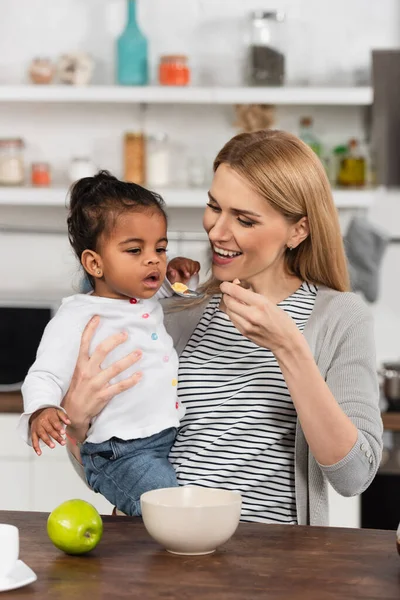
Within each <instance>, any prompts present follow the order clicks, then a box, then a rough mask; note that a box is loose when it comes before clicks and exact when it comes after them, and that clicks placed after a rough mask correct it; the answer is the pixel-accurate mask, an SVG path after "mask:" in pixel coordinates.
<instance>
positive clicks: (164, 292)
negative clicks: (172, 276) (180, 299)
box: [154, 278, 174, 300]
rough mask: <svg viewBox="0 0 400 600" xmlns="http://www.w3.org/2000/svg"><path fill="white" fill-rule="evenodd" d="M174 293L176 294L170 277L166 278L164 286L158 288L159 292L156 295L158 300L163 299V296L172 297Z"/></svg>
mask: <svg viewBox="0 0 400 600" xmlns="http://www.w3.org/2000/svg"><path fill="white" fill-rule="evenodd" d="M173 295H174V292H173V290H172V288H171V284H170V283H169V281H168V279H167V278H165V279H164V281H163V284H162V286H161V287H160V289H159V290H158V292H157V293H156V294H155V296H154V297H155V298H156V299H157V300H162V298H170V297H171V296H173Z"/></svg>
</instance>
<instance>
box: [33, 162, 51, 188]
mask: <svg viewBox="0 0 400 600" xmlns="http://www.w3.org/2000/svg"><path fill="white" fill-rule="evenodd" d="M31 183H32V185H35V186H40V187H47V186H49V185H50V184H51V174H50V165H49V163H46V162H37V163H32V166H31Z"/></svg>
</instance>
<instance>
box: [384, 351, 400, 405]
mask: <svg viewBox="0 0 400 600" xmlns="http://www.w3.org/2000/svg"><path fill="white" fill-rule="evenodd" d="M379 375H380V376H381V378H382V382H381V385H382V390H383V393H384V395H385V398H386V400H387V401H388V403H389V410H398V411H400V362H390V363H383V366H382V368H381V369H380V370H379Z"/></svg>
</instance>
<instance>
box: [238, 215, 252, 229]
mask: <svg viewBox="0 0 400 600" xmlns="http://www.w3.org/2000/svg"><path fill="white" fill-rule="evenodd" d="M238 221H239V223H240V224H241V225H243V227H254V225H255V223H254V222H253V221H245V220H244V219H241V218H240V217H238Z"/></svg>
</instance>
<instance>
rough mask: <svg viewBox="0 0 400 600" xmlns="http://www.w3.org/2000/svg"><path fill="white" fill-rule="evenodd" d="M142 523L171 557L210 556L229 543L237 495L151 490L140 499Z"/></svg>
mask: <svg viewBox="0 0 400 600" xmlns="http://www.w3.org/2000/svg"><path fill="white" fill-rule="evenodd" d="M140 503H141V507H142V515H143V523H144V525H145V527H146V529H147V531H148V532H149V534H150V535H151V537H152V538H154V539H155V540H156V542H158V543H159V544H161V545H162V546H164V548H166V550H168V552H172V553H173V554H210V553H211V552H214V551H215V550H216V549H217V548H218V546H221V545H222V544H224V543H225V542H227V541H228V540H229V538H230V537H232V535H233V534H234V533H235V531H236V528H237V526H238V524H239V519H240V509H241V506H242V498H241V496H240V494H239V493H238V492H230V491H228V490H219V489H214V488H205V487H198V486H181V487H176V488H164V489H161V490H152V491H151V492H146V493H145V494H142V496H141V498H140Z"/></svg>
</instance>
